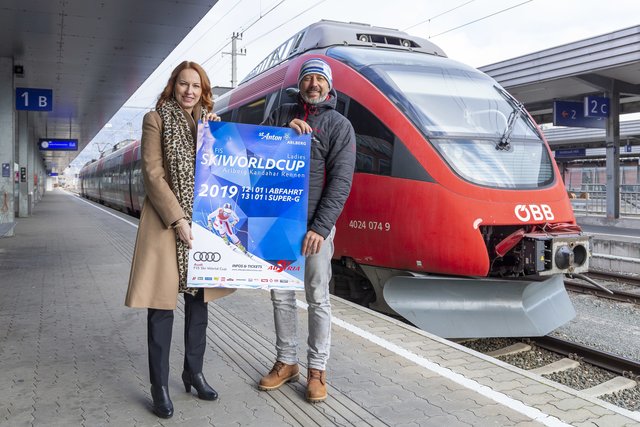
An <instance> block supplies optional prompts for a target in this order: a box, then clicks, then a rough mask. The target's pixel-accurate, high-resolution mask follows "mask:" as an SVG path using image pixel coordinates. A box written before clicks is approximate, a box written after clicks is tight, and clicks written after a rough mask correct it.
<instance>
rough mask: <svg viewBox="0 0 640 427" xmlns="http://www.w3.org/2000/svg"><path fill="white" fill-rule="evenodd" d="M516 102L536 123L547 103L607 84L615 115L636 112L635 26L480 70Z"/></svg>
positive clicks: (638, 41) (546, 112) (639, 57)
mask: <svg viewBox="0 0 640 427" xmlns="http://www.w3.org/2000/svg"><path fill="white" fill-rule="evenodd" d="M480 70H481V71H483V72H485V73H487V74H488V75H490V76H491V77H493V78H494V79H496V80H497V81H498V82H499V83H500V84H501V85H502V86H504V88H505V89H507V90H508V91H509V93H511V94H512V95H513V96H515V97H516V98H517V99H518V100H519V101H520V102H522V103H523V104H524V105H525V107H526V108H527V110H529V112H530V113H531V114H532V115H533V116H534V119H535V120H536V122H538V123H552V122H553V116H552V114H553V101H555V100H564V101H571V100H575V101H582V100H583V99H584V97H585V96H587V95H601V96H602V95H603V94H604V92H605V91H607V90H609V89H611V87H612V84H615V87H616V88H617V90H618V91H619V92H620V111H621V114H624V113H634V112H639V111H640V25H638V26H634V27H630V28H625V29H622V30H618V31H614V32H612V33H608V34H602V35H600V36H596V37H591V38H588V39H585V40H580V41H577V42H574V43H568V44H564V45H560V46H557V47H553V48H550V49H545V50H542V51H539V52H534V53H531V54H528V55H523V56H519V57H517V58H513V59H509V60H506V61H502V62H498V63H495V64H491V65H486V66H484V67H480Z"/></svg>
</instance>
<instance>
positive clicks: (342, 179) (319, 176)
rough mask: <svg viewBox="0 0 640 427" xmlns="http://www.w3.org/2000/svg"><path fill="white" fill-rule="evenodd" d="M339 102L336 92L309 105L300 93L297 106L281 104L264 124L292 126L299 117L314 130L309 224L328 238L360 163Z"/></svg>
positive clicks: (332, 91) (312, 228)
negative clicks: (356, 167) (340, 111)
mask: <svg viewBox="0 0 640 427" xmlns="http://www.w3.org/2000/svg"><path fill="white" fill-rule="evenodd" d="M336 99H337V96H336V92H335V91H334V90H333V89H331V91H330V92H329V95H328V96H327V99H326V100H324V101H323V102H321V103H319V104H317V105H312V104H307V103H306V102H304V100H303V99H302V97H301V96H300V95H299V94H298V102H297V103H290V104H283V105H281V106H280V107H279V108H277V109H276V110H275V111H273V112H272V113H271V115H270V116H269V117H268V118H267V119H266V120H265V121H264V122H263V123H262V124H263V125H267V126H280V127H288V126H289V122H290V121H291V120H293V119H295V118H298V119H302V120H304V121H305V122H307V123H308V124H309V125H310V126H311V128H312V129H313V133H312V134H311V164H310V166H309V210H308V214H307V224H308V227H309V229H310V230H313V231H315V232H316V233H318V234H320V235H321V236H322V237H324V238H327V236H328V235H329V233H331V229H332V228H333V226H334V225H335V223H336V221H337V220H338V216H340V212H342V208H343V206H344V203H345V202H346V201H347V197H348V196H349V191H350V190H351V181H352V179H353V171H354V168H355V162H356V142H355V141H356V138H355V133H354V132H353V127H352V126H351V123H350V122H349V120H347V119H346V118H345V117H344V116H343V115H342V114H340V113H338V112H337V111H336V110H335V106H336Z"/></svg>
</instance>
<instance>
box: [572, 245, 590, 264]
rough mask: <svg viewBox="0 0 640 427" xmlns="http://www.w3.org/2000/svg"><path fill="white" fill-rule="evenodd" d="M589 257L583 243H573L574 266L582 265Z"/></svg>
mask: <svg viewBox="0 0 640 427" xmlns="http://www.w3.org/2000/svg"><path fill="white" fill-rule="evenodd" d="M588 258H589V253H588V251H587V248H586V247H584V246H583V245H575V246H574V247H573V264H572V265H573V266H574V267H582V266H583V265H584V263H585V262H587V259H588Z"/></svg>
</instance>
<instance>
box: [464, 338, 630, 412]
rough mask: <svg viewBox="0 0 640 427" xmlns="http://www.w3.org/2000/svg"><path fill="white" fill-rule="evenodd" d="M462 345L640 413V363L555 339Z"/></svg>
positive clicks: (497, 340) (481, 341)
mask: <svg viewBox="0 0 640 427" xmlns="http://www.w3.org/2000/svg"><path fill="white" fill-rule="evenodd" d="M460 344H461V345H464V346H466V347H469V348H471V349H474V350H476V351H480V352H481V353H484V354H487V355H489V356H492V357H495V358H497V359H499V360H502V361H503V362H506V363H509V364H511V365H513V366H516V367H518V368H521V369H524V370H527V371H530V372H533V373H535V374H538V375H542V376H543V377H545V378H547V379H549V380H551V381H554V382H558V383H560V384H563V385H565V386H568V387H571V388H574V389H576V390H580V391H581V392H582V393H584V394H586V395H588V396H591V397H597V398H600V399H602V400H605V401H607V402H609V403H612V404H614V405H617V406H620V407H623V408H625V409H629V410H633V411H636V410H640V385H639V383H640V362H637V361H634V360H630V359H626V358H623V357H619V356H616V355H613V354H610V353H605V352H602V351H598V350H595V349H592V348H589V347H586V346H583V345H580V344H576V343H573V342H569V341H566V340H562V339H558V338H554V337H549V336H546V337H535V338H487V339H482V338H481V339H474V340H466V341H461V342H460Z"/></svg>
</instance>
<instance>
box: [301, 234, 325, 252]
mask: <svg viewBox="0 0 640 427" xmlns="http://www.w3.org/2000/svg"><path fill="white" fill-rule="evenodd" d="M323 242H324V237H322V236H321V235H319V234H318V233H316V232H315V231H312V230H309V231H307V234H306V235H305V236H304V240H303V241H302V255H304V256H309V255H315V254H317V253H318V252H320V248H321V247H322V243H323Z"/></svg>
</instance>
